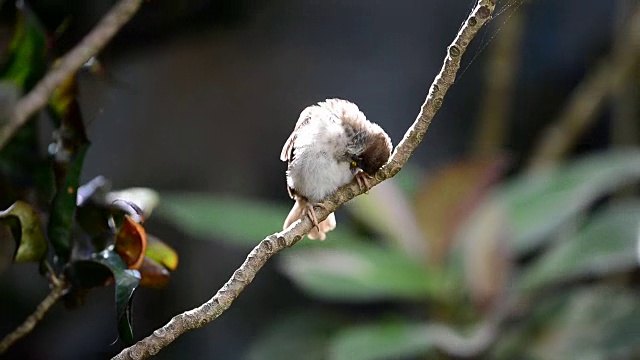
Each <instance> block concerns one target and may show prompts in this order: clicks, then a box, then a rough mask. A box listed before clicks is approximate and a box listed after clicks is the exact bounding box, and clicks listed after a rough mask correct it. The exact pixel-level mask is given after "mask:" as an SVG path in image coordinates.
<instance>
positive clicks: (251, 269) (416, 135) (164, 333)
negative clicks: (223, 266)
mask: <svg viewBox="0 0 640 360" xmlns="http://www.w3.org/2000/svg"><path fill="white" fill-rule="evenodd" d="M494 8H495V0H479V1H478V3H477V4H476V6H475V8H474V9H473V11H472V12H471V14H470V15H469V17H468V18H467V19H466V20H465V22H464V24H463V26H462V27H461V29H460V31H459V32H458V34H457V35H456V37H455V39H454V40H453V42H452V43H451V45H449V47H448V48H447V55H446V57H445V60H444V64H443V65H442V68H441V69H440V72H439V73H438V75H437V76H436V78H435V79H434V81H433V83H432V84H431V87H430V88H429V93H428V95H427V98H426V100H425V102H424V104H423V105H422V107H421V109H420V113H419V115H418V117H417V119H416V120H415V121H414V123H413V124H412V125H411V127H410V128H409V129H408V130H407V132H406V133H405V135H404V138H403V139H402V141H400V143H399V144H398V146H397V147H396V148H395V150H394V152H393V154H392V155H391V158H390V159H389V162H388V163H387V165H385V166H384V167H383V168H382V169H380V171H378V172H377V173H376V175H375V177H374V179H372V180H371V181H370V185H371V186H375V185H377V184H379V183H380V182H382V181H384V180H386V179H389V178H391V177H393V176H394V175H396V174H397V173H398V172H399V171H400V170H401V169H402V167H403V166H404V165H405V164H406V163H407V160H408V159H409V157H410V156H411V154H412V153H413V151H414V150H415V149H416V147H417V146H418V144H420V142H421V141H422V138H423V137H424V134H425V133H426V131H427V129H428V128H429V125H430V124H431V120H432V119H433V117H434V115H435V114H436V112H437V111H438V109H439V108H440V106H441V105H442V101H443V98H444V96H445V94H446V93H447V90H448V89H449V87H451V85H452V84H453V82H454V81H455V77H456V74H457V72H458V69H459V68H460V58H461V57H462V54H463V53H464V52H465V50H466V48H467V46H468V45H469V43H470V42H471V40H472V39H473V37H474V36H475V35H476V34H477V33H478V30H479V29H480V28H481V27H482V26H483V25H484V24H485V23H486V22H487V21H489V20H490V18H491V15H492V14H493V10H494ZM363 190H364V189H362V188H360V186H359V185H358V183H357V182H356V181H354V182H352V183H350V184H348V185H345V186H343V187H342V188H340V189H339V190H338V191H337V192H336V193H335V194H334V195H332V196H330V197H329V198H328V199H326V200H325V201H324V202H323V205H324V207H316V208H315V212H316V215H317V217H318V221H322V220H324V219H325V218H326V217H327V215H328V214H329V213H331V212H333V211H335V210H336V209H337V208H338V207H339V206H340V205H342V204H343V203H345V202H347V201H349V200H351V199H353V198H354V197H355V196H358V195H360V194H362V193H363ZM311 227H312V224H311V221H310V220H309V219H308V218H304V219H303V220H301V221H297V222H296V223H294V224H293V225H291V226H290V227H289V228H287V229H285V230H284V231H281V232H278V233H275V234H272V235H269V236H267V237H266V238H265V239H264V240H262V241H261V242H260V243H259V244H258V245H257V246H256V247H255V248H254V249H253V250H251V252H250V253H249V255H248V256H247V258H246V260H245V261H244V263H243V264H242V265H241V266H240V267H239V268H238V269H237V270H236V271H235V272H234V273H233V275H232V276H231V278H230V279H229V280H228V281H227V283H226V284H224V286H222V288H221V289H220V290H218V292H217V293H216V294H215V296H213V297H212V298H211V299H209V300H208V301H207V302H205V303H204V304H202V305H201V306H199V307H197V308H195V309H192V310H189V311H186V312H184V313H182V314H179V315H176V316H174V317H173V319H171V321H169V322H168V323H167V324H166V325H164V326H163V327H161V328H159V329H157V330H156V331H154V332H153V333H152V334H151V335H149V336H148V337H146V338H144V339H142V340H140V341H139V342H138V343H136V344H134V345H132V346H130V347H128V348H126V349H124V350H123V351H122V352H121V353H120V354H118V355H116V356H115V357H113V359H118V360H121V359H144V358H147V357H149V356H151V355H154V354H156V353H158V351H160V350H161V349H162V348H164V347H165V346H167V345H169V344H170V343H171V342H173V341H174V340H175V339H176V338H178V337H179V336H180V335H182V334H184V333H185V332H187V331H189V330H192V329H196V328H199V327H202V326H204V325H206V324H207V323H209V322H211V321H213V320H215V319H216V318H217V317H218V316H220V314H222V313H223V312H224V311H225V310H226V309H228V308H229V306H231V303H232V302H233V301H234V300H235V299H236V298H237V297H238V296H239V295H240V293H241V292H242V291H243V290H244V288H245V287H246V286H247V285H248V284H249V283H251V281H252V280H253V278H254V277H255V276H256V274H257V273H258V271H260V269H261V268H262V266H264V264H265V263H266V262H267V260H269V259H270V258H271V257H272V256H273V255H275V254H276V253H278V252H279V251H281V250H283V249H285V248H287V247H290V246H293V245H294V244H295V243H297V242H298V241H300V239H302V237H303V236H304V235H305V234H306V233H308V232H309V230H311Z"/></svg>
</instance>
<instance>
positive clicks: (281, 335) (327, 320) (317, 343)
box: [245, 311, 345, 360]
mask: <svg viewBox="0 0 640 360" xmlns="http://www.w3.org/2000/svg"><path fill="white" fill-rule="evenodd" d="M344 323H345V321H344V320H339V319H338V318H336V317H334V316H331V315H328V314H327V313H326V312H309V311H305V312H296V313H293V314H287V315H285V316H283V317H281V318H279V319H277V320H275V321H274V322H272V323H271V325H269V326H267V327H266V328H265V329H264V330H262V331H261V333H260V334H259V335H258V338H257V339H256V341H253V342H252V344H251V347H250V348H249V351H248V353H247V354H246V356H245V358H246V359H247V360H281V359H299V358H304V359H305V360H325V359H327V355H328V345H329V341H330V339H331V336H332V335H333V334H334V333H335V331H336V330H338V329H339V328H340V327H341V326H343V325H344Z"/></svg>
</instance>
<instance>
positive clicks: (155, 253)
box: [0, 2, 178, 343]
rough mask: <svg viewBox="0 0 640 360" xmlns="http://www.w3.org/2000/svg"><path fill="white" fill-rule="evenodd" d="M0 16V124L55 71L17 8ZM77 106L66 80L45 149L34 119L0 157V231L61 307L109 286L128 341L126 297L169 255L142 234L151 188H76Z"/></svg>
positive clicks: (171, 256)
mask: <svg viewBox="0 0 640 360" xmlns="http://www.w3.org/2000/svg"><path fill="white" fill-rule="evenodd" d="M1 11H2V14H1V15H2V19H3V20H6V21H7V22H8V23H6V24H4V23H3V24H1V25H0V26H2V28H3V30H6V31H7V32H8V33H10V34H11V40H10V41H9V42H8V44H5V45H6V48H3V49H0V51H2V53H1V56H0V62H1V63H0V84H2V86H0V98H1V99H2V104H3V106H4V107H5V108H3V109H2V111H1V112H0V113H2V114H3V115H2V116H3V118H1V119H0V125H1V124H3V123H5V122H7V121H9V120H10V119H9V118H8V117H9V116H10V114H11V113H12V111H13V109H12V106H13V105H14V104H15V102H16V100H17V98H18V97H19V95H20V94H24V93H27V92H28V91H30V90H31V88H32V87H33V86H34V85H35V84H36V83H37V81H38V80H39V79H40V78H41V77H42V76H43V75H44V72H45V70H46V69H47V67H48V66H55V61H54V62H53V63H52V64H50V62H49V61H48V60H49V59H48V58H47V54H48V52H49V51H50V50H51V49H52V47H55V45H56V44H55V43H54V42H53V41H52V39H53V37H50V36H48V34H45V32H44V30H43V27H42V26H40V24H39V22H38V19H36V17H35V15H34V14H33V13H32V12H30V11H29V9H28V8H27V7H26V5H25V4H24V3H23V2H17V5H16V4H14V3H11V2H9V3H7V2H5V3H3V4H2V8H1ZM77 98H78V89H77V85H76V76H75V75H73V76H71V77H69V78H68V79H66V80H65V82H64V83H63V84H62V85H61V86H59V87H58V88H57V89H55V91H54V93H53V96H52V97H51V99H50V103H49V107H48V113H49V119H50V120H51V122H52V125H53V127H54V128H55V131H54V133H53V134H52V135H53V136H52V138H53V141H52V142H51V144H50V145H49V147H48V151H43V150H42V149H41V148H40V139H39V138H38V132H37V120H38V119H36V117H34V118H33V119H30V120H29V121H28V123H27V124H26V125H25V126H23V127H22V128H21V129H19V131H18V132H17V133H16V135H15V136H14V137H13V138H12V139H11V140H10V141H9V143H8V144H7V145H6V146H5V147H4V148H2V149H0V206H1V207H0V208H6V210H4V211H0V224H2V226H5V227H6V228H7V229H9V230H10V234H11V235H12V237H13V240H14V241H15V243H16V252H15V254H13V256H12V258H13V259H14V260H15V261H17V262H35V263H38V264H39V265H40V266H39V269H40V271H41V273H42V274H43V275H45V276H46V277H48V278H50V280H51V281H59V282H62V283H64V284H66V285H67V289H66V291H65V293H64V295H63V296H64V302H65V305H67V306H68V307H70V308H73V307H75V306H78V305H80V304H82V303H83V302H84V299H85V296H86V293H87V291H88V290H89V289H91V288H94V287H99V286H107V285H110V284H114V288H115V303H116V317H117V323H118V330H119V335H120V338H121V339H122V340H123V341H124V342H126V343H131V342H133V340H134V338H133V331H132V328H131V301H132V296H133V293H134V291H135V290H136V288H137V287H138V286H139V285H143V286H149V287H153V288H161V287H163V286H165V285H166V284H167V282H168V279H169V270H175V268H176V267H177V265H178V256H177V254H176V252H175V251H174V250H173V249H171V247H169V246H168V245H167V244H165V243H163V242H162V241H161V240H159V239H157V238H155V237H150V236H148V235H147V234H146V231H145V229H144V227H143V224H144V220H145V218H146V217H148V216H149V215H150V214H151V211H152V209H153V207H155V206H156V205H157V203H158V195H157V194H156V193H155V192H154V191H153V190H150V189H143V188H132V189H125V190H121V191H111V190H110V184H109V182H108V181H107V180H105V179H104V178H102V177H98V178H96V179H94V180H92V181H90V182H89V183H88V184H85V185H83V186H81V185H80V175H81V172H82V167H83V162H84V157H85V154H86V152H87V151H88V149H89V145H90V142H89V139H88V138H87V134H86V131H85V126H84V120H83V119H82V113H81V111H80V107H79V105H78V102H77ZM150 239H151V240H150Z"/></svg>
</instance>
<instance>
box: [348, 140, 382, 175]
mask: <svg viewBox="0 0 640 360" xmlns="http://www.w3.org/2000/svg"><path fill="white" fill-rule="evenodd" d="M390 156H391V140H389V136H387V134H386V133H384V132H376V133H373V134H371V135H370V136H369V139H368V140H367V143H366V147H365V149H364V151H363V152H362V154H361V155H360V156H359V158H358V160H357V161H356V162H357V165H358V167H359V168H360V169H362V171H364V172H365V173H367V175H373V174H375V173H376V172H377V171H378V170H380V168H381V167H382V165H384V164H386V163H387V161H388V160H389V157H390Z"/></svg>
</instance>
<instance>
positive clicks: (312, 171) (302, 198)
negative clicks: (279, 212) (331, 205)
mask: <svg viewBox="0 0 640 360" xmlns="http://www.w3.org/2000/svg"><path fill="white" fill-rule="evenodd" d="M391 149H392V146H391V139H389V136H388V135H387V133H385V132H384V130H382V128H381V127H380V126H378V125H377V124H374V123H372V122H370V121H369V120H367V118H366V117H365V116H364V114H363V113H362V112H361V111H360V109H358V106H356V105H355V104H353V103H351V102H349V101H346V100H341V99H327V100H325V101H323V102H320V103H318V104H317V105H312V106H309V107H307V108H306V109H304V110H303V111H302V113H300V117H299V118H298V122H297V123H296V126H295V128H294V129H293V132H292V133H291V135H290V136H289V138H288V139H287V141H286V142H285V143H284V147H283V148H282V153H281V154H280V160H282V161H286V162H288V168H287V173H286V174H287V175H286V177H287V190H288V192H289V196H290V197H291V198H292V199H294V200H295V201H296V202H295V204H294V205H293V208H292V209H291V211H290V212H289V215H288V216H287V218H286V220H285V221H284V227H283V228H284V229H286V228H287V227H289V225H291V224H293V223H294V222H295V221H297V220H298V219H301V218H303V217H304V216H309V218H310V219H311V222H312V223H313V225H314V228H313V229H312V230H311V231H310V232H309V234H308V236H309V238H310V239H320V240H324V239H325V238H326V233H327V232H329V231H331V230H333V229H335V227H336V218H335V215H334V214H333V213H331V214H329V216H328V217H327V218H326V219H325V220H324V221H322V222H321V223H318V221H317V218H316V215H315V212H314V210H313V206H314V205H315V206H320V205H319V203H320V202H321V201H322V200H324V199H325V198H326V197H327V196H329V195H331V194H333V193H334V192H335V191H336V190H338V188H339V187H341V186H343V185H345V184H348V183H349V182H351V181H352V180H353V178H354V177H355V178H356V179H357V180H358V183H359V184H360V186H363V187H365V188H366V189H367V190H369V188H370V186H369V184H368V179H369V178H370V177H371V176H373V174H375V173H376V171H378V169H380V168H381V167H382V165H384V164H386V163H387V161H388V160H389V156H391Z"/></svg>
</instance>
